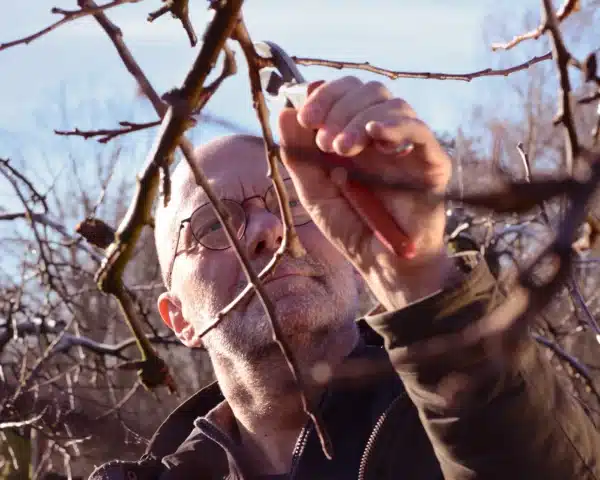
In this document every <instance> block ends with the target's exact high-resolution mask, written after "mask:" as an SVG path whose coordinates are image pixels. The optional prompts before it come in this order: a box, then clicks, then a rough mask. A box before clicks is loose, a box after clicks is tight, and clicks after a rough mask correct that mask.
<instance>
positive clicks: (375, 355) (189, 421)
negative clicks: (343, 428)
mask: <svg viewBox="0 0 600 480" xmlns="http://www.w3.org/2000/svg"><path fill="white" fill-rule="evenodd" d="M363 338H365V337H361V341H360V342H359V344H358V345H357V347H356V348H355V349H354V351H353V352H352V353H351V354H350V355H349V356H348V358H347V359H346V360H345V361H344V362H343V363H342V364H341V366H340V368H338V369H337V370H336V373H335V376H334V378H333V380H332V382H331V383H330V385H329V386H328V389H327V392H326V394H325V395H326V397H327V400H326V401H325V402H323V405H322V407H323V410H339V407H340V406H341V405H342V404H347V403H348V401H347V395H348V394H356V395H362V393H360V394H359V392H361V391H362V390H364V389H365V387H368V386H369V385H371V386H372V385H373V384H375V383H379V381H380V380H381V377H382V376H383V377H388V378H389V376H390V374H392V375H393V378H394V379H395V382H394V383H399V380H398V377H397V376H396V375H395V373H394V372H393V369H392V367H391V365H390V363H389V359H388V357H387V353H386V352H385V350H384V349H383V348H381V347H380V346H373V345H372V343H371V342H369V344H367V342H366V341H365V340H363ZM367 338H368V337H367ZM369 340H370V339H369ZM367 341H368V340H367ZM365 368H368V369H373V368H374V369H375V370H374V371H371V372H369V374H368V375H364V373H365V372H364V369H365ZM357 372H358V373H359V375H357ZM360 372H362V373H363V375H360ZM367 390H372V389H369V388H367ZM394 392H395V393H396V394H397V393H398V392H397V389H393V390H391V391H390V394H393V393H394ZM341 397H346V398H344V399H342V398H341ZM361 398H362V397H361ZM391 398H392V397H390V401H391ZM342 400H343V401H342ZM387 404H388V401H387V400H386V402H385V405H383V406H382V408H385V407H386V406H387ZM332 405H337V406H336V407H335V408H331V406H332ZM328 406H329V408H328ZM337 414H340V412H339V411H338V412H337ZM333 416H334V417H335V414H333ZM330 421H333V422H335V420H333V419H330ZM330 421H328V420H327V419H325V422H326V424H328V423H330ZM368 423H369V424H371V420H370V419H369V421H368ZM330 427H332V426H331V425H326V428H327V429H328V430H329V428H330ZM369 431H370V429H369ZM365 434H368V432H367V431H365ZM237 435H238V433H237V423H236V421H235V417H234V415H233V412H232V411H231V408H230V407H229V405H228V404H227V401H226V400H225V398H224V396H223V394H222V392H221V390H220V389H219V386H218V384H217V382H214V383H212V384H210V385H209V386H207V387H206V388H204V389H202V390H200V391H199V392H198V393H196V394H194V395H192V396H191V397H190V398H189V399H188V400H186V401H185V402H184V403H182V404H181V405H180V406H179V407H178V408H177V409H176V410H174V411H173V412H172V413H171V414H170V415H169V416H168V417H167V419H166V420H165V421H164V422H163V423H162V425H161V426H160V427H159V428H158V430H157V431H156V433H155V434H154V436H153V438H152V439H151V441H150V444H149V446H148V448H147V450H146V454H150V455H152V456H154V457H156V458H162V461H163V463H164V464H165V465H166V466H168V467H169V471H170V476H169V478H188V476H189V475H192V476H194V477H196V478H199V477H201V478H204V476H203V475H205V476H206V477H207V478H222V477H223V476H225V475H227V474H229V475H230V477H229V478H232V479H241V478H248V475H247V472H248V467H247V465H246V462H245V460H244V456H243V454H242V452H241V449H240V448H239V446H238V444H237ZM312 436H313V437H314V432H313V435H312ZM314 440H315V439H313V441H312V443H313V444H314V443H315V441H314ZM307 443H308V442H307ZM174 445H179V447H178V448H177V449H176V450H175V451H173V446H174ZM307 447H308V450H309V451H310V450H312V451H313V453H312V454H311V456H312V457H315V456H317V455H319V454H320V452H318V450H319V448H316V447H315V445H312V446H310V444H309V445H308V446H307ZM317 447H318V446H317ZM320 456H322V454H320ZM323 459H324V456H323ZM201 473H202V474H203V475H201Z"/></svg>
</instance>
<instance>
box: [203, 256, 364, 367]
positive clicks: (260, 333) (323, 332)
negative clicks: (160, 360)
mask: <svg viewBox="0 0 600 480" xmlns="http://www.w3.org/2000/svg"><path fill="white" fill-rule="evenodd" d="M302 260H303V261H305V260H304V259H302ZM308 262H309V263H310V264H311V268H313V269H314V271H315V272H318V273H319V276H315V277H308V278H296V277H294V276H291V277H286V278H282V279H279V280H276V281H274V282H272V283H267V284H266V285H265V290H266V293H267V295H268V296H269V298H270V299H271V300H272V305H273V308H274V310H275V315H274V320H273V321H274V322H277V323H278V325H279V327H280V331H281V334H282V337H283V340H284V341H285V342H286V343H287V344H288V345H289V347H290V349H291V350H292V353H293V355H294V356H295V357H296V358H297V359H298V360H299V361H301V362H302V361H308V362H311V360H313V359H317V358H323V357H325V356H326V355H327V349H329V348H331V344H332V342H335V341H336V339H335V336H336V335H337V334H338V332H345V331H347V330H348V325H347V324H348V322H353V320H354V318H353V316H354V315H355V313H356V311H357V307H358V292H357V290H356V284H355V283H354V281H353V279H352V276H351V275H348V274H347V272H346V274H344V272H341V271H339V270H338V271H337V272H335V271H333V270H331V269H327V268H326V267H325V266H324V265H322V264H319V263H318V262H316V261H315V260H314V259H312V258H309V259H308ZM244 286H245V283H243V285H239V286H238V287H239V290H241V289H242V288H243V287H244ZM236 294H237V293H236ZM337 340H338V341H343V339H339V338H338V339H337ZM205 344H206V347H207V349H208V350H209V352H212V354H211V355H214V356H218V357H226V358H228V359H229V360H230V361H236V362H240V363H247V364H249V365H250V364H257V363H259V362H260V363H264V362H266V363H268V364H272V365H273V364H274V363H278V362H283V363H285V362H284V358H283V355H282V352H281V350H280V347H279V345H278V344H277V343H276V342H275V340H274V338H273V330H272V328H271V323H270V320H269V317H268V315H267V314H266V312H265V309H264V307H263V304H262V302H261V301H260V299H259V298H258V297H257V295H256V294H253V295H252V298H251V299H250V300H249V301H248V302H246V304H245V305H244V306H243V307H242V308H239V309H235V310H234V311H232V312H231V313H230V314H228V315H227V317H226V318H225V319H224V320H223V322H222V323H221V325H220V326H219V328H217V329H215V330H214V331H213V332H211V333H209V334H208V335H207V336H206V338H205Z"/></svg>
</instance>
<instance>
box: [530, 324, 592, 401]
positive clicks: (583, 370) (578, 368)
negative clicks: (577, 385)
mask: <svg viewBox="0 0 600 480" xmlns="http://www.w3.org/2000/svg"><path fill="white" fill-rule="evenodd" d="M533 338H534V339H535V341H536V342H538V343H539V344H540V345H543V346H544V347H546V348H548V349H550V350H551V351H552V352H553V353H554V354H555V355H556V356H558V358H560V359H561V360H563V361H564V362H567V363H568V364H569V365H570V366H571V368H572V369H573V370H574V371H575V372H577V373H578V374H579V375H580V376H581V378H583V381H584V383H585V385H586V386H587V387H588V388H589V389H590V391H591V392H592V393H593V394H594V396H595V397H596V398H597V399H598V400H599V401H600V392H598V389H597V388H596V386H595V384H594V380H593V379H592V375H591V373H590V371H589V370H588V369H587V367H586V366H585V365H584V364H582V363H581V362H580V361H579V360H577V359H576V358H575V357H573V356H572V355H569V354H568V353H567V352H566V351H565V350H564V349H563V348H561V347H560V346H559V345H557V344H556V343H555V342H552V341H550V340H548V339H547V338H545V337H542V336H541V335H533Z"/></svg>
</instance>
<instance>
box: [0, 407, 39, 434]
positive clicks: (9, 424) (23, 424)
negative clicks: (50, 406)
mask: <svg viewBox="0 0 600 480" xmlns="http://www.w3.org/2000/svg"><path fill="white" fill-rule="evenodd" d="M45 414H46V408H44V410H43V411H42V412H41V413H39V414H37V415H35V416H33V417H31V418H28V419H26V420H21V421H17V422H3V423H0V431H2V430H8V429H14V428H22V427H30V426H32V425H35V424H36V423H37V422H39V421H40V420H41V419H42V417H43V416H44V415H45Z"/></svg>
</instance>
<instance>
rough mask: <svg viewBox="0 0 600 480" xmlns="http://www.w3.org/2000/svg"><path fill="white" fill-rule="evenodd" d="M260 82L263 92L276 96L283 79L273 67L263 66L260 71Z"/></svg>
mask: <svg viewBox="0 0 600 480" xmlns="http://www.w3.org/2000/svg"><path fill="white" fill-rule="evenodd" d="M260 84H261V86H262V88H263V90H264V91H265V92H267V93H269V94H270V95H273V96H275V97H276V96H277V95H279V89H280V88H281V86H282V85H283V84H284V81H283V78H282V77H281V75H279V74H278V73H277V72H276V71H275V69H272V68H264V69H262V70H261V71H260Z"/></svg>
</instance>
